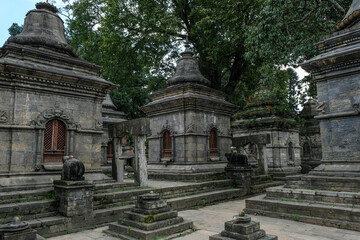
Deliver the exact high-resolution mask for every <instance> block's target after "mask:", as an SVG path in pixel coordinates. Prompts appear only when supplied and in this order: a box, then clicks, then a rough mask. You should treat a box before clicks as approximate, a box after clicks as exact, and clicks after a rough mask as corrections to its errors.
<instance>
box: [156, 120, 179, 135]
mask: <svg viewBox="0 0 360 240" xmlns="http://www.w3.org/2000/svg"><path fill="white" fill-rule="evenodd" d="M165 131H169V132H170V134H171V135H172V136H174V135H175V134H177V132H176V131H175V130H174V129H173V128H172V127H171V126H170V125H169V123H168V122H167V121H166V124H165V125H163V126H162V127H161V130H160V132H158V136H160V137H161V136H162V134H163V133H164V132H165Z"/></svg>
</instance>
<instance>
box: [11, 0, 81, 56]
mask: <svg viewBox="0 0 360 240" xmlns="http://www.w3.org/2000/svg"><path fill="white" fill-rule="evenodd" d="M57 12H58V9H57V8H56V7H55V6H53V5H51V4H49V3H45V2H40V3H37V4H36V9H34V10H31V11H29V12H28V13H27V14H26V18H25V22H24V27H23V30H22V32H21V33H20V34H18V35H16V36H12V37H10V38H9V39H8V40H7V43H18V44H22V45H32V46H36V47H38V46H43V47H47V48H50V49H52V50H55V51H60V52H65V53H67V54H70V55H71V56H77V54H76V53H75V51H74V50H73V49H72V47H71V46H70V45H69V44H68V43H67V42H66V39H65V29H64V22H63V21H62V20H61V18H60V17H59V16H58V15H57V14H56V13H57Z"/></svg>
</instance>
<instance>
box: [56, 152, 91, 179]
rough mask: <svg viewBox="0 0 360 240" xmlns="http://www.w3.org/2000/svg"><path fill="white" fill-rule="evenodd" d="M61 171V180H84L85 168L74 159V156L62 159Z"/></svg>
mask: <svg viewBox="0 0 360 240" xmlns="http://www.w3.org/2000/svg"><path fill="white" fill-rule="evenodd" d="M63 162H64V164H63V169H62V173H61V180H66V181H80V180H84V177H83V175H84V173H85V167H84V164H83V163H82V162H81V161H79V160H78V159H76V158H75V157H74V156H72V155H70V156H64V157H63Z"/></svg>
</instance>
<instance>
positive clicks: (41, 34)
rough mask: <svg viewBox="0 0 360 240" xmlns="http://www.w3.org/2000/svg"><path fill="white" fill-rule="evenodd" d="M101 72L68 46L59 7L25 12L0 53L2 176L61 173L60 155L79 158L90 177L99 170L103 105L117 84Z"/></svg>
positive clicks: (34, 179) (38, 7)
mask: <svg viewBox="0 0 360 240" xmlns="http://www.w3.org/2000/svg"><path fill="white" fill-rule="evenodd" d="M100 69H101V67H100V66H97V65H95V64H93V63H90V62H87V61H85V60H83V59H81V58H80V57H79V56H78V55H77V54H76V52H75V51H74V50H73V49H72V47H71V46H70V45H69V44H68V43H67V42H66V39H65V34H64V24H63V22H62V20H61V19H60V17H59V16H58V15H57V9H56V7H54V6H52V5H50V4H47V3H41V4H40V3H39V4H36V9H34V10H31V11H29V12H28V13H27V15H26V18H25V22H24V27H23V30H22V32H21V33H20V34H18V35H16V36H12V37H10V38H9V39H8V40H7V41H6V42H5V44H4V45H3V46H2V48H1V49H0V85H1V86H2V87H1V88H0V96H1V98H0V101H1V102H0V106H1V109H0V172H1V173H4V174H5V175H4V176H5V177H7V176H6V173H8V174H12V173H17V174H18V175H19V174H20V175H21V174H22V173H24V174H27V173H29V172H34V171H45V172H48V171H56V172H60V171H61V167H62V162H61V159H62V157H63V156H65V155H74V156H76V157H77V158H79V159H80V160H81V161H83V163H84V165H85V167H86V169H87V171H88V172H89V173H90V172H93V173H95V172H100V171H101V169H100V162H101V142H102V134H103V133H104V131H103V121H102V103H103V100H104V98H105V96H106V94H107V93H108V92H109V91H110V90H111V89H113V88H115V87H116V86H115V85H114V84H112V83H110V82H108V81H106V80H104V79H102V78H100V77H98V72H99V71H100ZM56 172H54V174H55V173H56ZM51 174H52V173H50V172H48V175H47V174H42V175H41V176H42V177H41V181H42V183H46V181H47V180H48V181H49V182H50V181H52V180H51V179H53V178H54V177H53V176H51ZM20 175H19V176H20ZM47 176H48V178H47ZM94 176H95V175H94ZM98 176H99V177H100V175H98ZM101 176H102V175H101ZM25 178H26V179H28V181H24V184H30V183H31V184H36V183H37V182H39V181H40V180H39V179H40V178H37V177H36V174H32V175H31V176H30V175H27V176H26V177H24V176H23V177H22V179H25ZM45 179H47V180H45ZM0 182H1V180H0ZM7 183H9V184H11V179H10V180H9V181H7Z"/></svg>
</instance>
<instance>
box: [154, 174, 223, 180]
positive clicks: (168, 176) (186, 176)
mask: <svg viewBox="0 0 360 240" xmlns="http://www.w3.org/2000/svg"><path fill="white" fill-rule="evenodd" d="M149 179H152V180H169V181H182V182H186V181H190V182H192V181H202V180H204V181H212V180H223V179H227V177H226V174H225V172H203V173H181V174H179V173H164V172H150V173H149Z"/></svg>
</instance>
